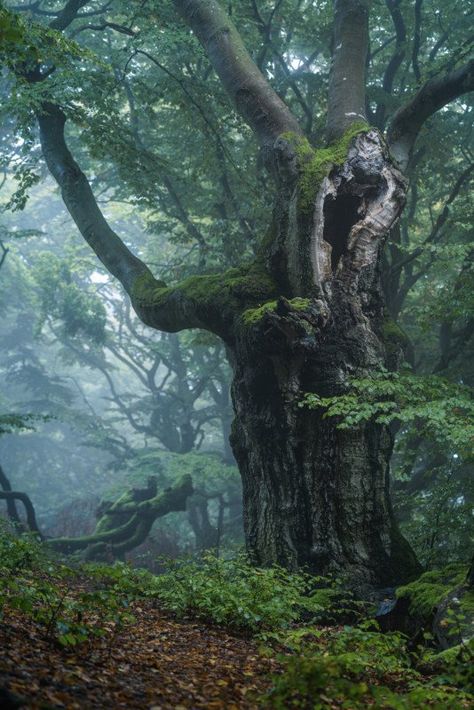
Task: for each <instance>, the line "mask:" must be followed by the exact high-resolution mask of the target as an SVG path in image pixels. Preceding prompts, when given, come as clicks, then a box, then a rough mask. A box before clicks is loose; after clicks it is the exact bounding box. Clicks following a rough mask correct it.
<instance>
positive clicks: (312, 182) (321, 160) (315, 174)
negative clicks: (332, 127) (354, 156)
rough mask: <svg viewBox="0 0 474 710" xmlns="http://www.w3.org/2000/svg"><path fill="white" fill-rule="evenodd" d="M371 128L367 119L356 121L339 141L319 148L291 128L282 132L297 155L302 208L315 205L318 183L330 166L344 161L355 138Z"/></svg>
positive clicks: (304, 209) (319, 183)
mask: <svg viewBox="0 0 474 710" xmlns="http://www.w3.org/2000/svg"><path fill="white" fill-rule="evenodd" d="M368 130H370V127H369V126H368V124H367V123H364V122H362V121H360V122H357V123H354V124H353V125H352V126H351V127H350V128H349V129H348V130H347V131H346V132H345V133H344V135H343V136H342V137H341V138H340V139H339V140H338V141H335V142H334V143H331V144H330V145H329V146H327V148H320V149H318V150H315V149H314V148H313V147H312V146H311V144H310V142H309V141H308V139H307V138H305V137H304V136H300V135H298V134H297V133H291V132H288V133H282V134H281V138H283V139H284V140H286V141H288V143H290V145H291V146H292V148H293V150H294V151H295V153H296V156H297V158H298V163H299V168H300V173H301V174H300V180H299V186H300V199H299V205H300V207H301V209H302V210H303V211H308V210H310V209H312V206H313V203H314V198H315V196H316V193H317V191H318V190H319V186H320V185H321V183H322V181H323V180H324V178H325V177H326V175H328V174H329V172H330V170H331V169H332V168H333V167H334V166H337V165H342V164H343V163H344V161H345V160H346V158H347V154H348V152H349V148H350V147H351V144H352V141H353V139H354V138H356V136H358V135H359V134H361V133H367V131H368Z"/></svg>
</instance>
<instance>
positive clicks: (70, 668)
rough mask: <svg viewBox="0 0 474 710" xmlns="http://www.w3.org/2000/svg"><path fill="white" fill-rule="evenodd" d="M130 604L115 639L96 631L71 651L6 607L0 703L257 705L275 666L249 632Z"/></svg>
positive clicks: (0, 641) (158, 708)
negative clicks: (128, 617) (129, 615)
mask: <svg viewBox="0 0 474 710" xmlns="http://www.w3.org/2000/svg"><path fill="white" fill-rule="evenodd" d="M132 606H133V605H132ZM132 611H133V615H134V617H135V621H134V622H133V623H130V624H129V625H126V626H124V627H123V628H121V629H120V631H119V633H118V634H116V635H115V636H113V639H112V643H111V639H110V637H104V638H94V639H91V641H90V642H88V643H87V644H83V645H82V646H78V647H75V648H74V649H70V650H69V649H67V650H66V649H62V648H60V647H59V646H58V645H56V644H53V643H51V641H50V640H48V639H46V638H45V634H44V627H41V625H39V624H38V623H36V622H34V621H33V620H32V619H31V618H30V617H28V616H27V615H25V614H23V613H22V612H19V611H17V610H15V611H11V612H6V614H5V615H4V617H3V621H2V623H1V625H0V648H1V649H2V650H1V651H0V688H4V690H5V691H8V693H9V695H10V698H11V701H8V702H9V703H10V704H6V705H3V704H2V707H4V708H8V707H12V708H13V707H22V708H31V710H37V709H38V710H39V708H44V707H48V708H51V709H52V708H71V709H73V710H74V709H75V708H80V709H81V710H83V709H84V708H87V709H89V708H90V709H93V708H104V707H110V708H140V709H143V708H146V709H147V710H169V709H170V708H173V710H189V708H206V709H208V710H221V709H222V710H223V709H224V708H225V710H237V709H239V710H240V709H241V708H244V709H245V708H254V707H256V706H257V703H256V698H257V696H258V695H260V694H261V693H263V692H265V690H267V689H268V687H269V685H270V684H271V680H270V676H271V674H272V673H274V672H275V671H277V670H278V664H277V662H276V661H274V660H272V659H269V658H264V657H262V656H260V655H259V653H258V649H257V646H256V644H255V643H253V642H252V641H251V640H249V639H246V638H242V637H239V636H234V635H230V634H229V633H227V632H225V631H222V630H220V629H217V628H215V627H211V626H207V625H206V624H205V623H196V622H193V621H190V620H188V621H185V622H182V621H181V622H178V621H176V620H175V619H173V618H172V617H171V616H170V615H168V614H166V613H164V612H162V611H161V610H160V609H157V608H154V607H153V605H152V603H150V604H143V602H142V601H141V602H140V605H138V604H137V605H136V606H135V607H134V608H133V610H132ZM15 699H16V700H15ZM15 702H16V703H19V704H16V705H15Z"/></svg>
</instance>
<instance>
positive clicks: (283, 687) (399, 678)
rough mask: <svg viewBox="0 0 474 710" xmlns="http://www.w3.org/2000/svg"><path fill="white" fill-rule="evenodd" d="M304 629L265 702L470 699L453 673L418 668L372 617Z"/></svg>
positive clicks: (396, 703)
mask: <svg viewBox="0 0 474 710" xmlns="http://www.w3.org/2000/svg"><path fill="white" fill-rule="evenodd" d="M303 631H304V630H302V631H301V634H300V641H299V643H298V644H297V645H296V646H295V645H294V644H293V646H292V645H291V640H290V648H293V651H294V655H291V656H289V657H287V656H286V657H283V658H281V661H282V663H283V665H284V671H283V673H282V674H281V675H280V676H278V677H277V678H275V682H274V687H273V689H272V691H271V692H270V694H269V696H268V697H267V699H266V703H267V705H268V706H269V707H272V708H275V709H276V710H279V709H282V710H283V708H289V707H297V708H307V709H308V710H310V709H314V710H322V709H323V708H328V709H329V708H333V707H335V706H337V707H342V708H351V709H355V708H360V709H361V710H362V708H366V707H374V708H380V710H382V709H384V710H387V709H389V708H390V709H392V710H405V709H406V710H409V709H411V708H420V710H421V708H426V707H434V708H438V709H439V710H450V709H451V708H462V707H466V706H467V705H466V703H469V695H468V693H467V692H464V691H460V690H458V689H456V688H455V687H453V684H454V681H455V679H454V677H449V678H446V677H443V676H442V675H440V676H439V677H438V678H433V677H428V678H425V677H423V676H422V675H421V673H420V672H419V671H417V669H416V668H415V667H414V663H413V660H412V656H411V654H410V653H409V652H408V649H407V639H406V638H405V637H404V636H403V635H401V634H398V633H394V632H391V633H386V634H381V633H379V632H377V631H376V630H375V628H374V623H373V622H364V623H362V624H360V625H359V626H357V627H349V626H346V627H344V629H343V630H340V629H327V628H326V629H312V628H308V629H307V633H306V634H304V633H303ZM282 641H283V643H288V641H287V639H286V638H285V635H284V634H282ZM461 684H462V683H461ZM466 688H467V685H466Z"/></svg>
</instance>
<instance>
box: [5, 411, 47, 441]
mask: <svg viewBox="0 0 474 710" xmlns="http://www.w3.org/2000/svg"><path fill="white" fill-rule="evenodd" d="M49 419H51V417H47V416H41V415H39V414H0V436H2V435H3V434H13V433H14V432H19V431H32V430H34V425H33V422H37V421H48V420H49Z"/></svg>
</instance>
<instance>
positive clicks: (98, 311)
mask: <svg viewBox="0 0 474 710" xmlns="http://www.w3.org/2000/svg"><path fill="white" fill-rule="evenodd" d="M34 276H35V279H36V282H37V283H38V286H39V287H40V299H41V308H42V319H43V320H44V319H46V318H47V317H49V318H51V319H52V320H53V321H54V322H57V323H58V324H59V326H60V327H61V330H62V333H63V334H64V336H67V337H70V338H75V337H79V336H80V337H81V339H83V338H85V339H87V341H88V342H89V343H92V344H101V343H103V341H104V338H105V324H106V311H105V307H104V305H103V303H102V301H100V300H99V299H98V298H97V297H96V296H95V295H93V294H91V293H88V292H87V291H85V290H84V289H83V288H81V287H80V285H79V284H78V283H77V278H76V276H75V274H74V273H73V271H72V270H71V268H70V267H69V264H68V263H67V262H66V260H64V259H59V258H57V257H56V256H54V255H53V254H44V255H40V256H39V257H38V259H37V263H36V265H35V268H34Z"/></svg>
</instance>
